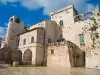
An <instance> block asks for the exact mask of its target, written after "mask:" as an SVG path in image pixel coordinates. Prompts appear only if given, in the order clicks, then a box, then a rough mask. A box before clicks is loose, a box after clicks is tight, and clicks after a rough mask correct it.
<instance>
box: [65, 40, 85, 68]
mask: <svg viewBox="0 0 100 75" xmlns="http://www.w3.org/2000/svg"><path fill="white" fill-rule="evenodd" d="M67 43H68V48H69V57H70V64H71V67H85V52H84V51H82V50H81V49H80V48H79V47H78V46H77V45H75V44H74V43H72V42H70V41H67Z"/></svg>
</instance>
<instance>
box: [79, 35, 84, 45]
mask: <svg viewBox="0 0 100 75" xmlns="http://www.w3.org/2000/svg"><path fill="white" fill-rule="evenodd" d="M79 36H80V44H84V35H83V34H80V35H79Z"/></svg>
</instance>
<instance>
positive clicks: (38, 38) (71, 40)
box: [4, 5, 99, 67]
mask: <svg viewBox="0 0 100 75" xmlns="http://www.w3.org/2000/svg"><path fill="white" fill-rule="evenodd" d="M98 12H99V8H98V7H96V9H95V10H94V11H93V12H86V13H85V14H78V11H77V10H76V9H75V7H74V6H73V5H70V6H68V7H65V8H63V9H60V10H58V11H55V12H52V13H50V16H51V19H50V20H46V21H42V22H40V23H37V24H35V25H32V26H30V27H27V28H24V23H23V22H22V21H21V20H20V19H19V18H18V17H16V16H13V17H11V18H10V21H9V23H8V31H7V35H6V40H5V41H6V44H5V46H4V48H5V52H4V56H5V54H6V56H9V54H10V55H11V56H10V60H12V61H18V62H22V63H23V64H26V65H30V64H34V65H47V66H65V67H83V66H85V52H84V51H86V48H88V47H90V45H91V40H90V36H89V34H85V35H84V34H83V28H84V26H85V25H89V24H88V22H89V20H88V19H85V18H84V17H85V16H86V15H88V14H91V13H92V14H98ZM6 59H7V60H8V58H6Z"/></svg>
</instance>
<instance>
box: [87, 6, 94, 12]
mask: <svg viewBox="0 0 100 75" xmlns="http://www.w3.org/2000/svg"><path fill="white" fill-rule="evenodd" d="M94 8H95V6H94V5H92V4H88V12H90V11H92V10H93V9H94Z"/></svg>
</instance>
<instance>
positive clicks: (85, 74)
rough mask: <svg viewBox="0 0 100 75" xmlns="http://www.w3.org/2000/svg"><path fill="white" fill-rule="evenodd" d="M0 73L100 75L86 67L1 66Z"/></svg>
mask: <svg viewBox="0 0 100 75" xmlns="http://www.w3.org/2000/svg"><path fill="white" fill-rule="evenodd" d="M0 75H100V70H97V69H86V68H71V69H68V68H51V67H9V68H4V67H1V68H0Z"/></svg>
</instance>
